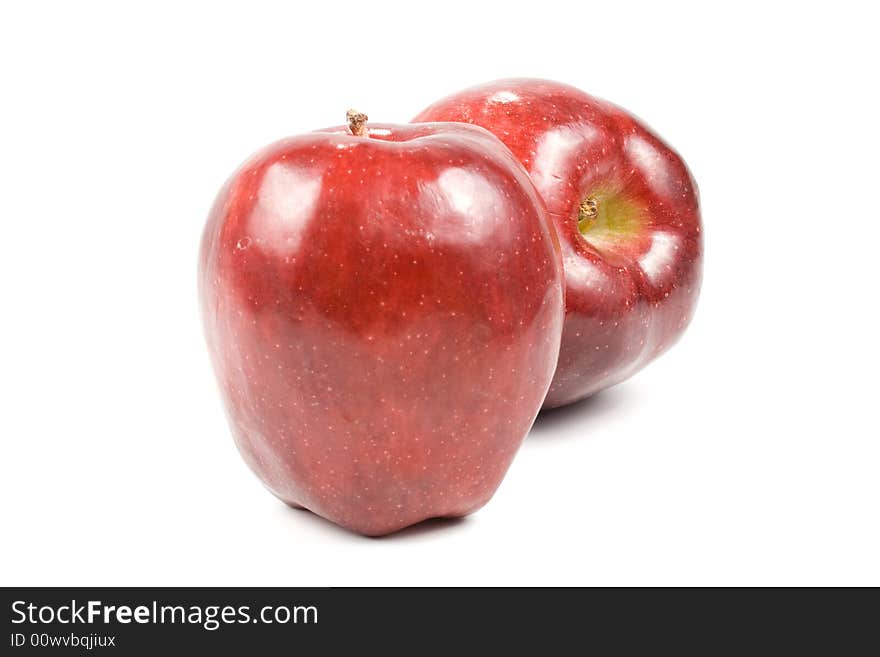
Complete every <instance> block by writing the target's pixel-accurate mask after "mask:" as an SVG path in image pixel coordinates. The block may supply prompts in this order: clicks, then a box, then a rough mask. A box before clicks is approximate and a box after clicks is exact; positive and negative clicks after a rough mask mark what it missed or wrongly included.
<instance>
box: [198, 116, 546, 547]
mask: <svg viewBox="0 0 880 657" xmlns="http://www.w3.org/2000/svg"><path fill="white" fill-rule="evenodd" d="M361 118H362V117H361ZM353 133H354V134H353ZM199 279H200V281H199V282H200V294H201V302H202V310H203V318H204V325H205V331H206V335H207V340H208V345H209V350H210V354H211V357H212V361H213V365H214V369H215V372H216V374H217V378H218V380H219V383H220V387H221V391H222V395H223V399H224V402H225V405H226V410H227V414H228V417H229V420H230V424H231V427H232V431H233V434H234V437H235V440H236V443H237V445H238V447H239V449H240V451H241V453H242V455H243V456H244V458H245V460H246V461H247V463H248V465H249V466H250V467H251V468H252V469H253V471H254V472H255V473H256V474H257V475H258V476H259V477H260V479H261V480H262V481H263V483H264V484H265V485H266V486H267V487H268V488H269V490H271V491H272V492H273V493H274V494H275V495H277V496H278V497H279V498H281V499H282V500H283V501H285V502H287V503H288V504H291V505H294V506H302V507H306V508H308V509H310V510H312V511H313V512H315V513H317V514H319V515H321V516H324V517H325V518H328V519H330V520H332V521H333V522H336V523H338V524H340V525H342V526H344V527H347V528H350V529H352V530H354V531H357V532H360V533H363V534H369V535H379V534H386V533H389V532H393V531H395V530H398V529H401V528H402V527H405V526H407V525H410V524H413V523H416V522H419V521H421V520H424V519H426V518H430V517H435V516H461V515H465V514H468V513H470V512H472V511H474V510H475V509H477V508H478V507H480V506H481V505H483V504H484V503H485V502H486V501H487V500H488V499H489V498H490V497H491V496H492V493H493V492H494V491H495V489H496V488H497V486H498V485H499V483H500V482H501V479H502V477H503V476H504V473H505V472H506V470H507V468H508V466H509V464H510V462H511V459H512V458H513V456H514V454H515V452H516V451H517V448H518V447H519V445H520V443H521V441H522V439H523V437H524V436H525V434H526V433H527V431H528V430H529V428H530V426H531V424H532V422H533V421H534V418H535V415H536V414H537V412H538V410H539V408H540V406H541V402H542V400H543V398H544V395H545V393H546V391H547V389H548V387H549V384H550V380H551V378H552V375H553V371H554V366H555V364H556V359H557V356H558V352H559V341H560V335H561V332H562V322H563V287H562V264H561V258H560V252H559V247H558V243H557V242H556V239H555V236H554V235H553V231H552V228H550V226H549V224H548V223H547V218H546V214H545V211H544V207H543V204H542V202H541V200H540V197H539V196H538V194H537V192H536V191H535V189H534V186H533V185H532V183H531V182H530V180H529V177H528V175H527V173H526V172H525V170H524V169H523V168H522V166H521V165H520V164H519V163H518V162H517V161H516V160H515V159H514V158H513V157H512V156H511V155H510V153H509V152H508V151H507V150H506V149H505V148H504V147H503V146H502V145H501V144H500V142H498V140H497V139H496V138H495V137H493V136H492V135H491V134H489V133H488V132H486V131H485V130H483V129H481V128H476V127H473V126H466V125H460V124H442V123H438V124H425V125H402V126H395V125H371V126H370V127H369V129H366V128H364V127H363V125H362V123H361V122H359V118H358V117H357V116H356V115H355V116H354V120H353V122H352V124H351V128H334V129H329V130H324V131H320V132H315V133H311V134H306V135H301V136H298V137H293V138H290V139H286V140H284V141H281V142H278V143H276V144H274V145H272V146H270V147H268V148H267V149H265V150H263V151H261V152H260V153H258V154H257V155H256V156H254V157H253V158H251V159H250V160H249V161H248V162H246V163H245V164H244V165H243V166H242V167H241V168H240V169H239V170H238V171H237V172H236V173H235V174H234V175H233V177H232V178H231V179H230V180H229V181H228V182H227V183H226V185H225V186H224V188H223V189H222V190H221V192H220V194H219V196H218V198H217V200H216V202H215V205H214V207H213V209H212V210H211V213H210V216H209V218H208V222H207V226H206V228H205V232H204V236H203V240H202V248H201V259H200V270H199Z"/></svg>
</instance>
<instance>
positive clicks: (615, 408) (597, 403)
mask: <svg viewBox="0 0 880 657" xmlns="http://www.w3.org/2000/svg"><path fill="white" fill-rule="evenodd" d="M634 400H635V394H634V391H633V388H632V387H629V386H625V385H617V386H614V387H613V388H609V389H608V390H603V391H601V392H597V393H596V394H595V395H591V396H590V397H587V398H586V399H582V400H581V401H578V402H575V403H573V404H568V405H566V406H560V407H558V408H549V409H546V410H543V411H541V412H540V413H538V417H537V419H536V420H535V424H534V425H532V430H531V431H530V432H529V435H528V437H527V438H526V440H530V439H536V440H548V439H553V438H555V437H558V436H567V435H570V434H569V433H568V432H561V431H559V429H561V428H562V427H563V426H577V427H578V429H584V428H587V427H590V426H592V425H593V424H597V423H599V424H601V422H602V421H603V420H604V419H606V418H608V417H610V416H612V415H614V414H616V413H620V412H622V411H623V409H624V408H627V407H630V408H631V407H633V406H634Z"/></svg>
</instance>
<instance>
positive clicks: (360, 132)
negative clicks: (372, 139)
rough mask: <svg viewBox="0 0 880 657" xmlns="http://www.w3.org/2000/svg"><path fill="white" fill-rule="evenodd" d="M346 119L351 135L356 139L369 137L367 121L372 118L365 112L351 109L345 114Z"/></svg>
mask: <svg viewBox="0 0 880 657" xmlns="http://www.w3.org/2000/svg"><path fill="white" fill-rule="evenodd" d="M345 118H346V120H348V129H349V130H351V134H353V135H354V136H355V137H366V136H367V119H369V118H370V117H368V116H367V115H366V114H364V113H363V112H358V111H357V110H353V109H350V110H348V111H347V112H346V113H345Z"/></svg>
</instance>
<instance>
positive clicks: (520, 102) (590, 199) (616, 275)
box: [415, 79, 702, 408]
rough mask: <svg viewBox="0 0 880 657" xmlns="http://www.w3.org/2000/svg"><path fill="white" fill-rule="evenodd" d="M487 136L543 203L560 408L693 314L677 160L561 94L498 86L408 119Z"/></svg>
mask: <svg viewBox="0 0 880 657" xmlns="http://www.w3.org/2000/svg"><path fill="white" fill-rule="evenodd" d="M415 121H416V122H421V121H461V122H464V123H470V124H474V125H479V126H482V127H484V128H487V129H488V130H490V131H491V132H493V133H494V134H495V135H496V136H498V137H499V138H500V139H501V141H503V142H504V143H505V144H506V145H507V146H508V147H509V148H510V150H511V151H513V153H514V155H516V157H517V158H518V159H519V160H520V161H521V162H522V163H523V164H524V165H525V167H526V169H528V171H529V173H530V174H531V177H532V180H533V181H534V183H535V186H536V187H537V188H538V191H540V193H541V195H542V196H543V198H544V200H545V202H546V204H547V209H548V211H549V213H550V216H551V217H552V219H553V223H554V225H555V226H556V229H557V232H558V235H559V240H560V242H561V243H562V252H563V263H564V267H565V286H566V304H565V306H566V308H565V310H566V316H565V327H564V330H563V337H562V349H561V351H560V355H559V366H558V368H557V370H556V375H555V376H554V378H553V383H552V384H551V386H550V392H549V393H548V395H547V399H546V401H545V402H544V406H545V407H547V408H550V407H554V406H561V405H563V404H568V403H570V402H573V401H576V400H578V399H582V398H584V397H587V396H589V395H592V394H593V393H595V392H598V391H599V390H602V389H604V388H607V387H608V386H611V385H614V384H616V383H619V382H620V381H623V380H624V379H626V378H628V377H629V376H631V375H632V374H634V373H635V372H637V371H638V370H640V369H641V368H642V367H644V366H645V365H646V364H647V363H648V362H650V361H651V360H653V359H654V358H656V357H657V356H658V355H660V354H661V353H662V352H663V351H665V350H666V349H667V348H669V346H670V345H672V344H673V343H674V342H675V341H676V340H677V339H678V338H679V336H681V334H682V332H683V331H684V330H685V328H686V327H687V325H688V323H689V322H690V320H691V317H692V315H693V312H694V306H695V305H696V301H697V295H698V293H699V289H700V279H701V271H702V237H701V234H700V230H701V229H700V208H699V199H698V196H697V187H696V184H695V183H694V180H693V178H692V177H691V174H690V172H689V171H688V168H687V166H685V163H684V162H683V161H682V159H681V157H679V155H678V154H677V153H676V152H675V151H673V150H672V149H671V148H670V147H669V146H668V145H667V144H665V143H664V142H663V141H662V140H661V139H660V138H659V137H658V136H657V135H655V134H654V133H653V132H651V131H650V130H649V129H648V128H647V127H646V126H645V125H644V124H643V123H641V122H640V121H639V120H638V119H636V118H635V117H633V116H632V115H631V114H629V113H627V112H626V111H624V110H622V109H620V108H619V107H615V106H614V105H611V104H609V103H607V102H604V101H602V100H599V99H597V98H593V97H592V96H589V95H587V94H585V93H584V92H582V91H579V90H577V89H575V88H573V87H570V86H568V85H564V84H559V83H557V82H550V81H547V80H523V79H514V80H499V81H497V82H490V83H489V84H485V85H482V86H478V87H474V88H472V89H467V90H465V91H462V92H460V93H457V94H454V95H452V96H449V97H448V98H445V99H443V100H440V101H439V102H437V103H435V104H433V105H431V106H430V107H428V108H427V109H426V110H425V111H423V112H422V113H421V114H419V115H418V116H417V117H416V118H415Z"/></svg>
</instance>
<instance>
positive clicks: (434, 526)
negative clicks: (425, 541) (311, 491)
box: [282, 503, 470, 542]
mask: <svg viewBox="0 0 880 657" xmlns="http://www.w3.org/2000/svg"><path fill="white" fill-rule="evenodd" d="M282 506H283V507H284V508H285V509H287V511H288V512H289V513H291V514H293V515H295V516H296V517H298V518H303V519H305V520H306V521H307V522H314V523H317V524H319V525H321V526H322V527H323V528H325V529H326V530H327V531H328V532H331V533H333V534H336V535H337V536H339V537H348V538H350V539H352V540H360V541H364V542H368V541H376V542H386V541H391V542H394V541H399V540H408V539H413V538H417V537H421V536H427V535H430V534H439V533H442V532H446V533H449V532H453V531H456V530H457V529H460V528H461V527H463V526H465V525H468V524H469V523H470V520H469V518H467V517H455V518H426V519H425V520H422V521H421V522H417V523H416V524H414V525H410V526H409V527H404V528H403V529H401V530H399V531H396V532H394V533H392V534H385V535H383V536H364V535H362V534H358V533H357V532H354V531H351V530H350V529H346V528H345V527H341V526H340V525H337V524H336V523H335V522H332V521H330V520H327V518H324V517H322V516H319V515H318V514H317V513H314V512H312V511H310V510H309V509H306V508H305V507H295V506H291V505H289V504H284V503H282Z"/></svg>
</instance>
